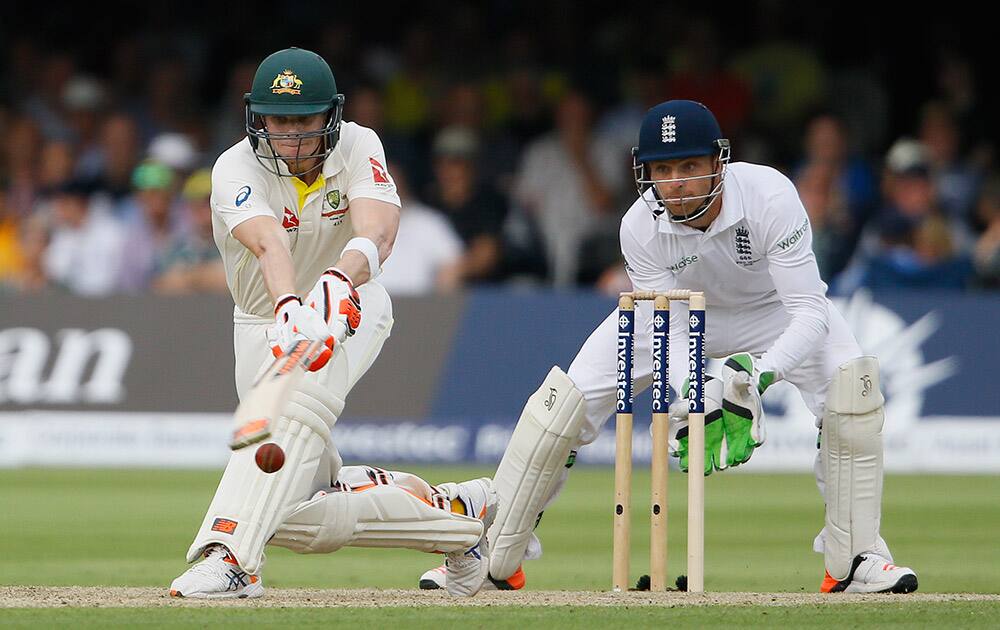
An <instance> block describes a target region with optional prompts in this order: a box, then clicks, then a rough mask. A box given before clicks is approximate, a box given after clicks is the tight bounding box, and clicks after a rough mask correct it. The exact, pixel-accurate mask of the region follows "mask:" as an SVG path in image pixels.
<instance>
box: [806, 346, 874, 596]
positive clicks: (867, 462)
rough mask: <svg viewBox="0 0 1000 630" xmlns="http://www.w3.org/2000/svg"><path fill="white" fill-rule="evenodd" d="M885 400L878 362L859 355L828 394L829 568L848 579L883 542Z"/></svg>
mask: <svg viewBox="0 0 1000 630" xmlns="http://www.w3.org/2000/svg"><path fill="white" fill-rule="evenodd" d="M884 404H885V398H884V397H883V396H882V391H881V390H880V389H879V372H878V360H877V359H876V358H875V357H859V358H857V359H852V360H850V361H848V362H847V363H844V364H843V365H841V366H840V367H839V368H837V373H836V374H835V375H834V377H833V380H832V381H831V382H830V388H829V390H828V391H827V394H826V410H825V412H824V416H823V429H822V433H821V437H820V457H821V458H822V465H823V468H824V477H825V481H826V490H825V497H826V536H825V540H824V557H825V560H826V570H827V571H829V573H830V575H831V576H832V577H833V578H834V579H837V580H843V579H846V578H847V577H848V574H849V573H850V571H851V563H852V561H853V560H854V557H855V556H856V555H858V554H859V553H861V552H864V551H870V550H872V549H874V548H875V547H876V544H877V541H878V528H879V518H880V514H881V507H882V423H883V421H884V413H883V406H884Z"/></svg>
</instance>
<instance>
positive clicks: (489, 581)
mask: <svg viewBox="0 0 1000 630" xmlns="http://www.w3.org/2000/svg"><path fill="white" fill-rule="evenodd" d="M524 583H525V578H524V571H523V570H522V569H521V567H517V571H515V572H514V575H512V576H510V577H509V578H507V579H506V580H498V579H496V578H494V577H493V576H492V575H488V574H487V576H486V581H485V582H483V588H482V590H484V591H516V590H520V589H522V588H524ZM447 587H448V569H447V567H445V565H443V564H442V565H441V566H439V567H434V568H433V569H431V570H430V571H427V572H426V573H424V574H423V575H421V576H420V588H421V590H424V591H432V590H435V589H439V588H447Z"/></svg>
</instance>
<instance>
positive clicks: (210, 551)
mask: <svg viewBox="0 0 1000 630" xmlns="http://www.w3.org/2000/svg"><path fill="white" fill-rule="evenodd" d="M228 555H229V551H228V550H227V549H226V548H225V547H223V546H222V545H209V546H208V547H207V548H206V549H205V558H204V560H202V561H201V562H199V563H198V564H196V565H194V566H193V567H191V569H190V572H191V573H198V574H202V575H215V574H216V573H218V569H216V568H215V565H216V563H218V562H225V561H226V556H228Z"/></svg>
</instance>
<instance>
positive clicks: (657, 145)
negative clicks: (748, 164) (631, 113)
mask: <svg viewBox="0 0 1000 630" xmlns="http://www.w3.org/2000/svg"><path fill="white" fill-rule="evenodd" d="M700 155H712V156H715V158H716V170H715V171H714V172H713V173H711V174H709V175H698V176H695V177H678V178H675V179H652V174H651V172H650V171H649V170H648V168H647V165H648V164H649V163H650V162H656V161H662V160H679V159H683V158H689V157H696V156H700ZM728 164H729V140H726V139H725V138H723V137H722V130H721V129H720V128H719V123H718V122H717V121H716V120H715V116H714V115H712V112H711V111H709V109H708V108H707V107H705V106H704V105H702V104H701V103H697V102H695V101H681V100H675V101H667V102H665V103H660V104H659V105H657V106H656V107H653V108H652V109H650V110H649V111H648V112H646V115H645V117H643V119H642V126H641V127H640V128H639V145H638V146H636V147H633V149H632V171H633V173H634V174H635V185H636V189H637V190H638V191H639V195H640V196H641V197H642V199H643V200H644V201H645V202H646V204H647V205H648V206H649V208H650V210H652V211H653V214H654V215H655V216H656V217H657V218H659V217H661V216H664V215H665V216H666V217H667V218H668V219H669V220H670V221H671V222H673V223H684V222H686V221H691V220H693V219H697V218H698V217H700V216H702V215H703V214H705V213H706V212H708V207H709V206H710V205H712V202H713V201H715V199H716V197H718V196H719V195H721V194H722V183H723V180H724V179H725V176H726V166H727V165H728ZM702 179H711V181H712V189H711V191H709V193H708V194H706V195H692V196H686V195H683V194H682V195H681V196H680V197H677V198H670V199H664V198H663V197H661V196H660V192H659V190H658V189H657V187H656V185H657V184H673V183H677V182H681V183H684V184H687V183H690V182H695V181H698V180H702ZM692 201H700V202H701V203H699V204H698V207H697V208H695V209H694V210H693V211H691V212H689V213H687V214H674V213H672V212H670V211H668V210H667V203H668V202H669V203H672V204H675V205H676V204H681V205H682V207H683V206H684V205H685V204H686V202H692Z"/></svg>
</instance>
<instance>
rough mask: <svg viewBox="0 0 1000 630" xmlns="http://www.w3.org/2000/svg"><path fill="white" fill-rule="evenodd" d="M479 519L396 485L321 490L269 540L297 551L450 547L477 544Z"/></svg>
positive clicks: (441, 549)
mask: <svg viewBox="0 0 1000 630" xmlns="http://www.w3.org/2000/svg"><path fill="white" fill-rule="evenodd" d="M482 534H483V523H482V521H480V520H479V519H477V518H473V517H470V516H464V515H462V514H455V513H453V512H451V511H449V510H446V509H441V508H438V507H434V506H432V505H430V504H429V503H428V502H427V501H424V500H422V499H420V498H418V497H417V496H415V495H414V494H413V493H412V492H409V491H407V490H406V489H404V488H402V487H400V486H395V485H376V486H372V487H371V488H368V489H366V490H362V491H359V492H329V493H326V492H322V493H319V494H317V496H315V497H314V498H312V499H310V500H309V501H305V502H303V503H300V504H299V505H298V506H297V507H296V508H295V509H294V510H293V511H292V513H291V514H290V515H289V516H288V518H286V519H285V521H284V522H283V523H282V524H281V526H280V527H279V528H278V530H277V532H276V533H275V534H274V538H272V539H271V541H270V544H272V545H277V546H279V547H285V548H287V549H291V550H292V551H295V552H296V553H330V552H332V551H336V550H338V549H340V548H341V547H344V546H353V547H387V548H400V547H401V548H406V549H416V550H418V551H428V552H440V553H453V552H456V551H465V550H466V549H468V548H470V547H473V546H475V545H476V544H477V542H478V541H479V539H480V537H481V536H482Z"/></svg>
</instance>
